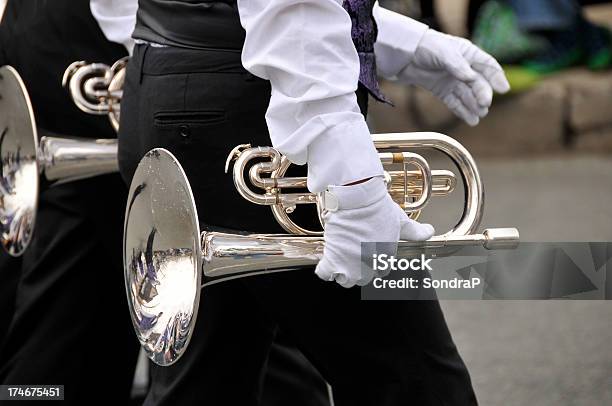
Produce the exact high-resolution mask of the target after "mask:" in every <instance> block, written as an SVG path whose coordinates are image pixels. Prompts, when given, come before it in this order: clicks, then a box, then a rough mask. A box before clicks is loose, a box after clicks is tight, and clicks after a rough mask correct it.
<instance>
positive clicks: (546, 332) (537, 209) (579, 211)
mask: <svg viewBox="0 0 612 406" xmlns="http://www.w3.org/2000/svg"><path fill="white" fill-rule="evenodd" d="M478 163H479V168H480V170H481V172H482V175H483V179H484V181H485V184H486V190H487V206H486V212H485V219H484V221H483V226H491V227H496V226H516V227H518V228H519V230H520V232H521V237H522V239H523V240H524V241H612V157H597V156H560V157H548V158H546V157H538V158H537V159H512V158H507V159H502V160H482V159H480V160H479V161H478ZM460 195H461V194H460V193H457V196H456V197H457V198H458V196H460ZM455 203H458V202H455ZM433 204H435V205H436V206H437V207H436V208H435V209H434V210H433V212H434V213H436V215H435V216H434V217H435V218H434V219H432V218H431V215H429V218H428V216H424V218H423V220H424V221H433V222H434V223H436V225H437V226H438V228H439V229H440V231H442V228H443V226H444V223H445V222H446V224H445V225H446V226H447V228H448V225H450V224H452V219H451V217H452V215H451V214H450V213H453V214H454V215H457V213H458V212H457V208H456V207H453V205H452V202H449V201H447V202H440V201H437V202H435V203H433ZM428 213H431V212H430V211H429V210H428ZM440 213H443V214H442V215H440ZM442 306H443V308H444V311H445V314H446V317H447V321H448V323H449V327H450V329H451V332H452V334H453V336H454V338H455V341H456V344H457V346H458V348H459V351H460V353H461V354H462V355H463V357H464V360H465V361H466V363H467V365H468V367H469V369H470V372H471V374H472V380H473V384H474V387H475V389H476V392H477V395H478V398H479V401H480V404H481V405H483V406H514V405H516V406H526V405H529V406H531V405H536V406H547V405H551V406H552V405H556V406H564V405H568V406H569V405H580V406H591V405H592V406H600V405H612V302H603V301H590V302H587V301H583V302H578V301H571V302H570V301H567V302H566V301H471V302H467V301H447V302H443V303H442Z"/></svg>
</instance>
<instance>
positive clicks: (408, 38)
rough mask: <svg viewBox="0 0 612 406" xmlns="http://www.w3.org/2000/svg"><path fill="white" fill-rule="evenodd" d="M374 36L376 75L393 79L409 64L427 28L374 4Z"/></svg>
mask: <svg viewBox="0 0 612 406" xmlns="http://www.w3.org/2000/svg"><path fill="white" fill-rule="evenodd" d="M374 19H375V20H376V25H377V26H378V37H377V40H376V44H375V45H374V53H375V54H376V65H377V68H378V73H379V74H380V75H381V76H383V77H385V78H387V79H394V78H395V77H396V76H397V74H398V73H399V72H401V71H402V70H404V68H405V67H406V66H407V65H408V64H409V63H410V60H411V59H412V57H413V55H414V52H415V51H416V49H417V47H418V45H419V43H420V42H421V38H423V35H425V32H426V31H427V30H428V29H429V27H428V26H427V25H425V24H423V23H420V22H418V21H416V20H413V19H412V18H409V17H406V16H404V15H401V14H399V13H396V12H393V11H391V10H387V9H385V8H382V7H380V6H379V5H378V2H376V4H375V5H374Z"/></svg>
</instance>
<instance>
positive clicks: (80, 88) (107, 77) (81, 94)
mask: <svg viewBox="0 0 612 406" xmlns="http://www.w3.org/2000/svg"><path fill="white" fill-rule="evenodd" d="M128 60H129V58H128V57H125V58H121V59H119V60H118V61H117V62H115V63H114V64H113V66H108V65H106V64H103V63H91V64H88V63H86V62H85V61H78V62H74V63H72V64H71V65H70V66H69V67H68V68H67V69H66V71H65V72H64V77H63V79H62V84H63V86H64V87H65V88H66V89H68V91H69V92H70V96H71V97H72V100H73V101H74V104H76V106H77V107H78V108H79V109H81V111H83V112H85V113H88V114H95V115H99V116H106V115H108V118H109V119H110V122H111V125H112V126H113V128H114V129H115V131H119V117H120V111H121V98H122V96H123V83H124V82H125V70H126V67H127V63H128Z"/></svg>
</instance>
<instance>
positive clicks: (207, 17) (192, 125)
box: [94, 0, 507, 406]
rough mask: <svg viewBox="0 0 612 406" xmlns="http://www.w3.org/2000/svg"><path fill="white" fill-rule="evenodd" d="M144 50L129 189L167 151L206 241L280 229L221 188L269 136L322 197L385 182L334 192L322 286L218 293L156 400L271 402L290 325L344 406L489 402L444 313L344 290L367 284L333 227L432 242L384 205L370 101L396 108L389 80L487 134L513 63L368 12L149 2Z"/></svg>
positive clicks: (125, 144) (332, 1)
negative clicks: (270, 375)
mask: <svg viewBox="0 0 612 406" xmlns="http://www.w3.org/2000/svg"><path fill="white" fill-rule="evenodd" d="M94 2H95V0H94ZM107 11H108V12H109V14H111V15H112V14H113V10H112V7H111V8H110V9H109V10H107ZM133 36H134V38H135V39H136V42H137V44H138V45H137V46H136V48H135V50H134V55H133V57H132V60H131V62H130V64H129V66H128V71H127V77H126V83H125V87H124V95H123V100H122V111H121V130H120V134H119V142H120V145H119V162H120V171H121V174H122V176H123V177H124V179H125V181H126V182H130V180H131V178H132V176H133V173H134V171H135V169H136V167H137V164H138V162H139V160H140V158H141V157H142V156H143V155H144V154H145V153H146V152H147V151H148V150H150V149H152V148H156V147H163V148H166V149H168V150H169V151H171V152H172V153H173V154H174V155H176V157H177V158H178V159H179V161H180V162H181V164H182V166H183V168H184V169H185V172H186V174H187V176H188V178H189V179H190V182H191V186H192V189H193V193H194V197H195V199H196V203H197V207H198V213H199V219H200V221H201V223H202V224H201V225H202V227H203V228H211V227H212V228H215V227H221V228H224V229H234V230H238V231H249V232H278V231H280V229H279V227H278V226H277V225H276V223H275V222H274V220H273V217H272V216H271V214H270V212H269V209H268V208H266V207H259V206H255V205H252V204H250V203H248V202H246V201H244V200H243V199H242V198H241V197H240V196H239V195H238V193H237V192H236V191H235V189H234V187H233V185H232V182H231V177H230V176H229V175H224V174H223V169H222V168H223V167H224V163H225V159H226V157H227V154H228V153H229V152H230V151H231V149H232V148H233V147H234V146H236V145H238V144H244V143H249V144H252V145H268V144H269V143H270V140H271V141H272V144H273V145H274V146H275V147H276V148H278V149H279V150H280V151H281V152H282V153H283V154H285V155H286V156H287V157H289V158H290V159H291V161H292V162H294V163H298V164H304V163H308V165H309V166H308V186H309V189H311V190H312V191H315V192H318V191H322V190H325V189H326V188H328V187H329V188H331V187H332V185H347V184H351V183H353V182H359V181H360V180H364V179H369V178H372V179H370V180H368V181H367V182H365V183H362V184H360V185H358V186H357V187H356V188H352V187H351V186H346V187H342V186H337V187H335V188H334V189H333V190H334V192H335V193H337V194H338V195H339V196H340V197H341V198H342V199H344V198H346V199H347V204H346V205H345V204H344V202H341V205H342V206H343V207H340V208H339V210H338V214H337V215H335V219H336V221H331V222H329V223H328V227H326V231H325V232H326V253H325V254H324V260H323V261H322V262H325V265H326V266H325V267H323V266H321V264H319V267H317V275H318V276H319V278H317V276H315V275H313V273H312V272H309V271H308V270H304V271H301V272H299V271H298V272H289V273H284V274H275V275H264V276H257V277H251V278H245V279H241V280H235V281H231V282H225V283H222V284H217V285H213V286H209V287H206V288H205V290H206V292H205V294H204V295H202V297H201V301H202V303H201V307H200V308H201V309H205V310H203V311H201V312H200V313H199V315H198V321H197V323H196V326H195V332H194V334H193V336H192V339H191V344H190V348H189V350H188V352H187V353H186V355H185V356H184V357H182V358H181V359H180V360H178V361H177V362H176V363H175V364H174V365H172V366H169V367H157V366H154V367H153V370H152V380H153V383H152V386H151V390H150V392H149V394H148V396H147V399H146V402H145V404H147V405H173V404H192V403H193V404H195V403H204V404H208V405H247V406H248V405H257V404H259V399H260V394H261V385H260V381H261V377H262V373H263V369H264V364H265V360H266V358H267V353H268V351H269V348H270V346H271V343H272V340H273V337H274V334H275V331H276V329H277V328H280V330H281V331H283V333H284V334H286V335H287V336H288V337H289V339H290V340H291V341H292V342H294V343H296V345H297V346H298V348H300V349H301V350H302V352H303V353H304V354H305V355H306V357H307V358H308V359H309V360H310V361H311V362H312V363H313V364H314V365H315V366H316V367H317V369H318V370H319V371H320V372H321V373H322V374H323V376H324V377H325V379H326V380H327V381H328V382H329V383H330V384H331V386H332V388H333V393H334V403H335V404H336V405H340V406H343V405H350V406H355V405H377V406H378V405H381V406H382V405H408V404H414V405H442V404H445V405H462V406H463V405H473V404H476V399H475V395H474V392H473V390H472V387H471V383H470V378H469V374H468V372H467V370H466V368H465V365H464V364H463V361H462V360H461V358H460V356H459V354H458V352H457V349H456V348H455V346H454V344H453V342H452V338H451V336H450V333H449V331H448V329H447V327H446V323H445V321H444V318H443V315H442V313H441V310H440V307H439V305H438V303H437V302H436V301H428V302H362V301H361V300H360V291H359V290H358V289H357V288H350V289H345V288H343V287H341V286H339V285H342V286H346V287H350V286H354V285H355V284H356V283H367V280H366V279H360V276H359V275H357V276H355V275H353V274H351V270H350V269H348V270H347V269H346V267H344V269H343V266H342V264H341V262H342V261H338V259H342V258H344V256H343V255H344V252H343V247H340V248H339V250H338V252H339V254H338V253H336V254H338V255H335V254H334V253H333V252H330V251H328V249H327V248H328V246H330V247H332V246H334V245H333V243H334V241H336V242H337V241H338V237H337V236H333V235H331V234H328V229H330V228H335V229H336V231H337V233H336V234H342V233H341V231H342V229H343V227H345V225H346V224H348V223H350V222H351V221H352V222H353V223H354V224H357V223H358V222H360V221H362V220H368V221H371V223H370V226H368V227H367V228H365V229H364V228H362V229H363V230H366V231H370V230H371V229H372V227H371V224H376V225H377V227H378V228H379V229H381V230H387V231H389V232H390V233H391V234H390V235H393V233H394V232H397V234H396V237H395V238H397V235H400V231H399V227H400V224H401V228H402V230H401V235H402V238H412V239H424V238H425V239H426V238H428V236H430V235H431V233H433V229H432V228H431V227H426V226H425V225H418V224H415V223H411V222H408V221H407V220H406V219H404V218H401V216H400V214H398V210H396V209H397V205H394V204H393V203H386V201H383V200H384V199H386V197H384V196H388V194H387V193H386V191H384V193H382V194H380V193H379V192H380V185H381V182H382V181H381V180H380V179H379V176H380V175H381V174H382V167H381V165H380V161H379V159H378V156H377V154H376V151H375V149H374V147H373V145H372V142H371V138H370V134H369V130H368V128H367V126H366V125H365V120H364V116H365V114H366V112H367V102H368V96H369V95H371V96H373V97H374V98H376V99H378V100H381V101H386V99H385V97H384V95H383V94H382V93H381V92H380V89H379V87H378V83H377V80H376V76H375V74H376V72H377V71H378V72H379V73H383V74H384V75H385V76H388V77H393V78H396V79H399V80H402V81H404V82H405V83H413V84H418V85H420V86H423V87H425V88H427V89H429V90H431V91H432V92H433V93H434V94H436V95H437V96H438V97H440V98H441V99H442V100H443V101H444V102H445V103H446V105H447V106H448V107H449V108H450V109H451V110H453V111H454V112H455V113H456V114H457V115H459V116H461V117H462V118H464V119H465V120H466V121H467V122H468V123H470V124H472V125H475V124H477V123H478V120H479V119H480V118H481V117H484V115H486V112H487V111H488V105H490V99H491V97H492V92H493V89H495V90H498V91H504V90H507V89H506V87H507V82H506V81H505V78H504V77H503V72H501V68H499V65H498V64H497V63H496V62H495V61H494V60H492V58H490V57H489V56H488V55H486V54H484V53H481V51H479V50H477V49H475V47H473V45H471V44H470V43H469V41H465V42H464V40H461V39H459V38H456V37H451V36H445V35H444V34H440V33H437V32H433V31H432V30H429V29H428V27H426V26H424V25H422V24H419V23H416V22H414V21H412V20H410V19H407V18H405V17H403V16H399V15H397V14H395V13H392V12H390V11H388V10H385V9H382V8H380V7H378V6H377V4H375V2H374V1H372V0H346V1H344V2H342V1H340V0H312V1H300V2H293V1H289V0H260V1H259V0H248V1H246V0H245V1H242V0H238V1H237V2H236V1H235V0H225V1H221V0H219V1H212V0H178V1H177V0H175V1H167V0H140V1H139V10H138V20H137V24H136V28H135V31H134V35H133ZM377 57H379V59H377ZM377 65H378V66H377ZM472 67H473V69H472ZM500 72H501V73H500ZM500 75H501V76H500ZM339 157H341V158H342V159H339ZM344 188H346V189H344ZM372 190H374V192H375V193H374V194H373V195H375V196H373V195H371V194H369V191H372ZM355 195H360V196H366V197H365V199H364V198H363V197H362V200H365V202H363V201H362V202H360V203H359V204H358V205H353V206H352V207H353V208H354V209H356V210H360V209H364V208H365V209H366V211H367V208H368V207H376V208H380V207H382V208H388V209H389V212H385V210H383V215H384V216H387V217H384V216H383V217H376V216H371V215H370V214H371V213H370V214H368V213H365V214H364V215H363V216H361V215H360V216H357V217H359V218H358V219H350V218H347V216H345V215H346V213H347V212H348V211H350V210H345V209H347V208H349V209H350V208H351V201H352V202H353V203H355V200H351V199H352V198H353V197H354V196H355ZM379 195H380V196H379ZM374 197H376V198H377V199H379V200H377V201H373V200H372V199H373V198H374ZM381 199H383V200H381ZM381 202H382V203H381ZM370 203H372V204H373V206H372V204H370ZM371 211H372V210H370V212H371ZM375 211H376V212H377V213H379V212H380V210H378V209H376V210H375ZM360 213H361V212H360ZM395 214H397V223H396V224H392V223H393V220H394V218H393V215H395ZM343 215H344V217H343ZM404 216H405V214H404ZM373 219H374V220H373ZM310 221H311V222H313V221H314V216H312V217H311V220H310ZM306 223H308V222H306ZM302 224H304V222H303V223H302ZM343 224H344V225H343ZM307 225H308V224H307ZM394 227H397V228H394ZM344 229H345V230H346V228H344ZM394 230H395V231H394ZM338 231H340V232H338ZM344 234H345V236H346V235H347V234H346V232H345V233H344ZM349 234H352V235H348V236H349V238H352V240H350V241H348V242H347V244H346V246H349V245H351V246H353V247H354V246H355V239H358V238H360V237H365V238H372V240H371V241H387V240H385V239H376V238H377V237H379V236H380V235H381V234H376V235H372V233H370V234H367V235H364V236H359V235H354V233H349ZM392 238H393V237H392ZM330 244H331V245H330ZM357 244H358V242H357ZM330 265H331V266H330ZM326 280H330V281H331V280H335V281H336V282H338V284H336V283H330V282H326Z"/></svg>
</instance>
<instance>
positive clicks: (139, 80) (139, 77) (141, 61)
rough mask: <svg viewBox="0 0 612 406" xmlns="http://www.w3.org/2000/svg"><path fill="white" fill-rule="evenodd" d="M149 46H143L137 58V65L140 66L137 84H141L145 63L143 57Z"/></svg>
mask: <svg viewBox="0 0 612 406" xmlns="http://www.w3.org/2000/svg"><path fill="white" fill-rule="evenodd" d="M149 47H150V45H149V44H145V45H144V46H143V48H142V52H140V55H138V56H139V61H138V63H139V64H140V66H139V68H140V72H139V73H138V75H139V76H138V83H139V84H142V76H143V74H144V63H145V57H146V55H147V51H148V50H149Z"/></svg>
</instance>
